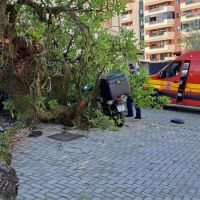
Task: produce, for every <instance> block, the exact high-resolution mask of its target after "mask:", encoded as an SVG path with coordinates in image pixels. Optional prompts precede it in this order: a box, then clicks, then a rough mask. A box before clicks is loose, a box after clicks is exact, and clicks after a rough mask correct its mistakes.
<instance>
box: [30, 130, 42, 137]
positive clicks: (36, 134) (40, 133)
mask: <svg viewBox="0 0 200 200" xmlns="http://www.w3.org/2000/svg"><path fill="white" fill-rule="evenodd" d="M41 135H42V131H32V133H31V134H29V137H39V136H41Z"/></svg>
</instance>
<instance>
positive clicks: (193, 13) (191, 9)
mask: <svg viewBox="0 0 200 200" xmlns="http://www.w3.org/2000/svg"><path fill="white" fill-rule="evenodd" d="M180 8H181V27H182V31H183V34H184V35H186V36H188V37H189V35H190V34H189V33H190V31H191V30H192V31H196V30H200V0H181V4H180Z"/></svg>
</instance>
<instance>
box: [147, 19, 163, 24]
mask: <svg viewBox="0 0 200 200" xmlns="http://www.w3.org/2000/svg"><path fill="white" fill-rule="evenodd" d="M162 22H163V20H157V21H151V22H149V25H152V24H158V23H162Z"/></svg>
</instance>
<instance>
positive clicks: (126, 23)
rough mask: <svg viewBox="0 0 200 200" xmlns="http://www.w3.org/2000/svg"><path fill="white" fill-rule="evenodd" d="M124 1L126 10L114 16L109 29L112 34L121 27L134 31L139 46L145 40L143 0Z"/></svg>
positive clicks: (117, 31)
mask: <svg viewBox="0 0 200 200" xmlns="http://www.w3.org/2000/svg"><path fill="white" fill-rule="evenodd" d="M124 2H125V3H126V8H125V12H124V13H123V14H121V15H119V16H115V17H113V18H112V20H111V22H110V28H109V31H110V32H111V33H112V34H118V33H119V31H120V29H121V28H126V29H128V30H131V31H133V32H134V33H135V38H136V39H137V42H138V47H139V44H140V42H141V40H144V22H143V21H144V11H143V8H144V6H143V0H129V1H124ZM139 48H140V47H139Z"/></svg>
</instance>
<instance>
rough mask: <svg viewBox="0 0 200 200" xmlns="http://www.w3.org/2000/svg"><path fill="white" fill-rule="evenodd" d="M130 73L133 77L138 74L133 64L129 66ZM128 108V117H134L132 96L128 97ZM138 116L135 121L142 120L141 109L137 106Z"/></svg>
mask: <svg viewBox="0 0 200 200" xmlns="http://www.w3.org/2000/svg"><path fill="white" fill-rule="evenodd" d="M129 72H130V74H131V75H133V74H136V73H137V67H136V66H134V65H133V64H129ZM126 106H127V110H128V115H127V117H133V98H132V97H131V96H128V97H127V101H126ZM135 111H136V116H135V119H141V118H142V117H141V109H140V108H139V107H137V106H135Z"/></svg>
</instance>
